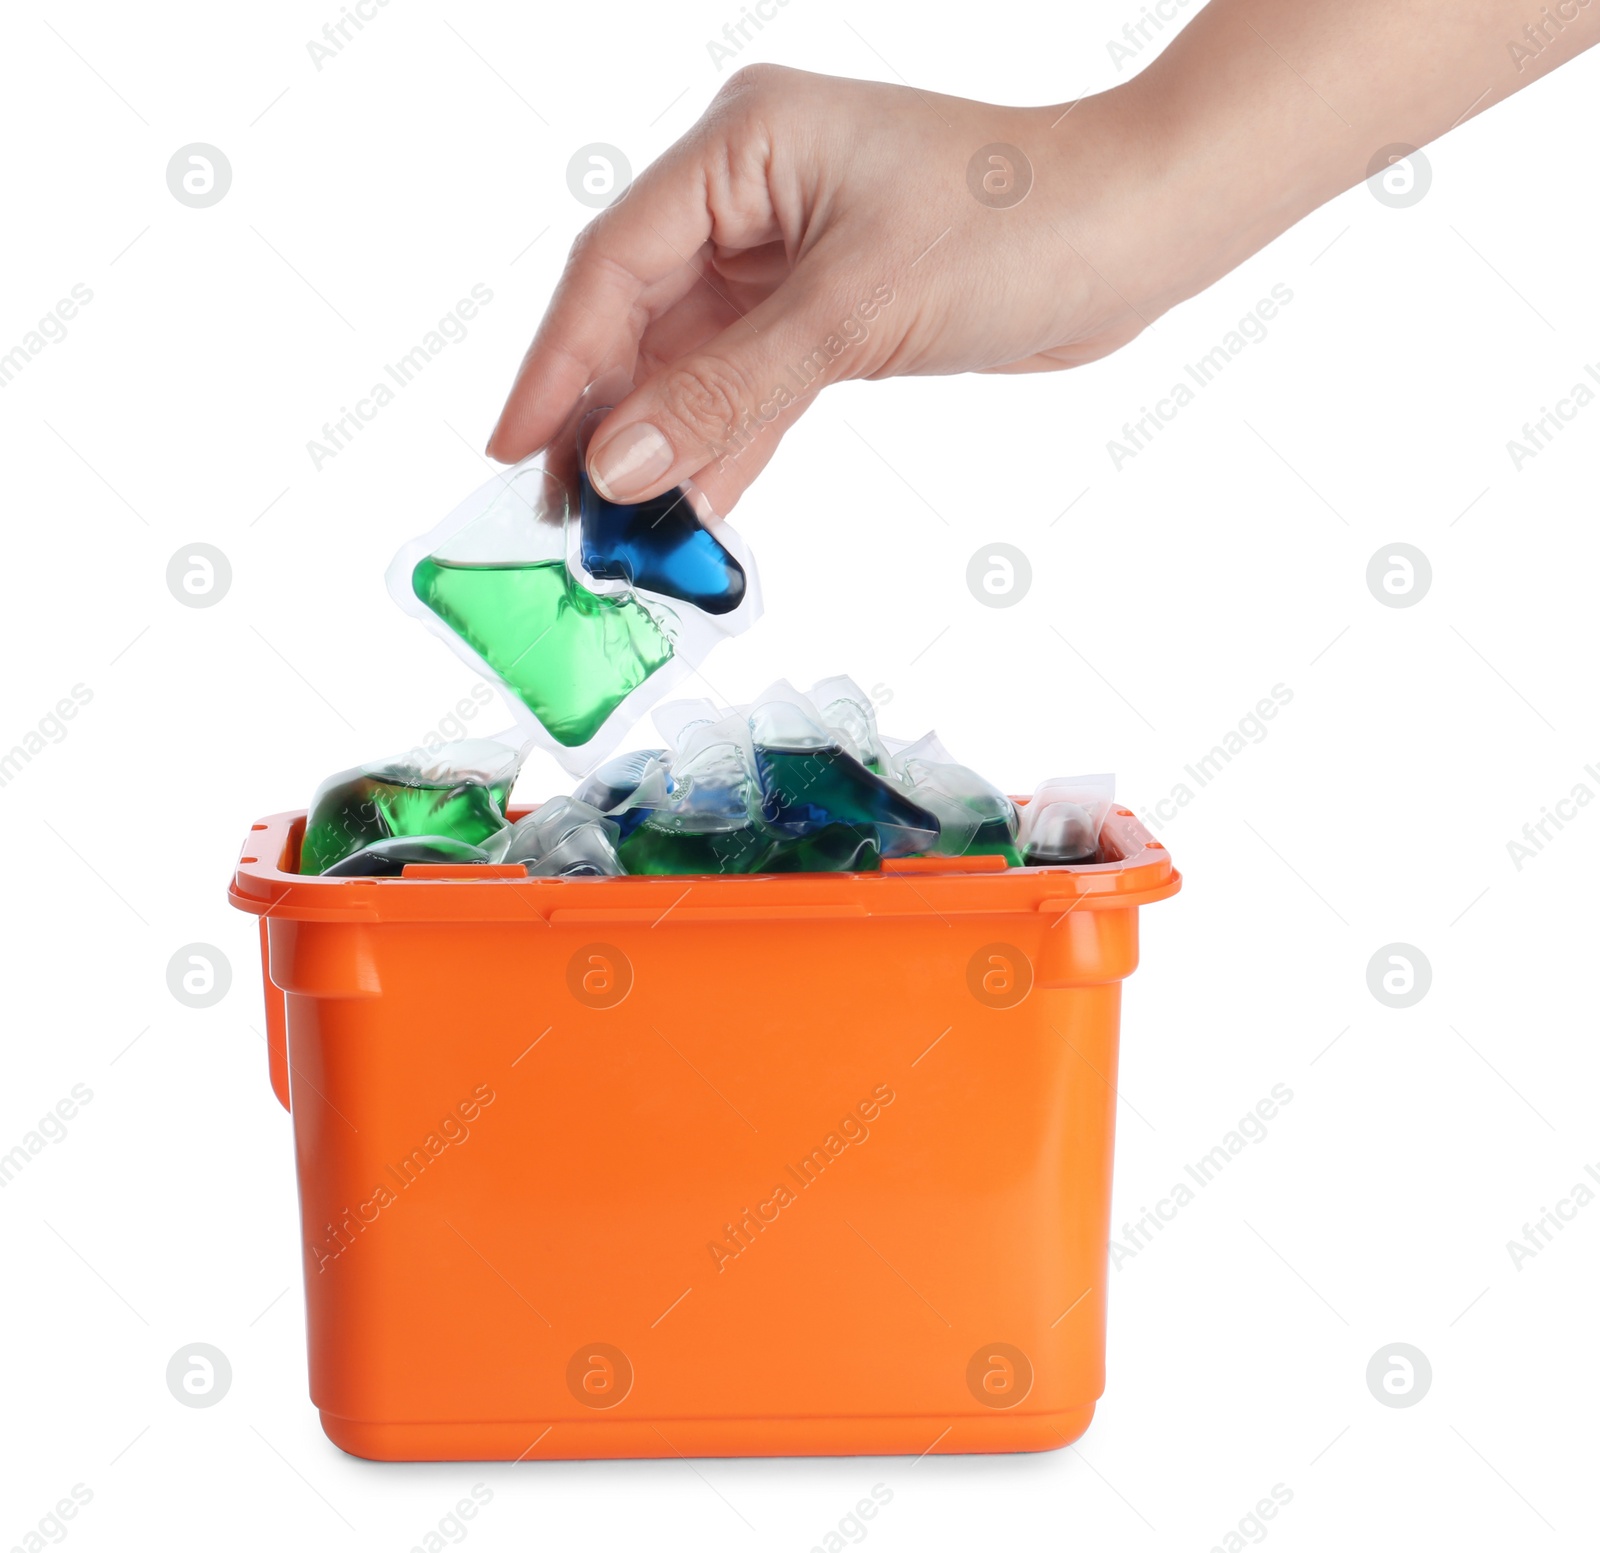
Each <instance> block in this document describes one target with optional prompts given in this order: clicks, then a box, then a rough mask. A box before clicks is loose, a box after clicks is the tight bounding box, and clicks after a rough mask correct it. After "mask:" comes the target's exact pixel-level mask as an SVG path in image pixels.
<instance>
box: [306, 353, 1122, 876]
mask: <svg viewBox="0 0 1600 1553" xmlns="http://www.w3.org/2000/svg"><path fill="white" fill-rule="evenodd" d="M630 386H631V385H629V384H627V383H626V382H623V381H619V380H616V379H613V380H611V381H610V382H603V383H601V384H597V385H596V386H595V388H593V389H591V390H590V391H589V392H588V393H587V394H586V395H585V396H584V398H583V399H582V400H581V401H580V402H579V404H578V406H577V407H576V408H575V409H574V411H573V414H572V417H571V418H570V420H569V422H568V425H567V427H566V428H565V429H564V431H563V433H562V434H561V435H560V436H559V437H558V438H557V439H555V441H554V442H553V443H552V445H551V446H552V451H551V455H550V462H549V463H548V464H546V465H540V464H536V463H533V462H532V461H527V462H524V463H522V464H519V465H517V466H516V467H515V468H513V469H509V470H506V471H505V472H504V473H502V474H500V475H497V476H496V477H495V478H494V479H493V480H491V481H490V482H489V483H488V484H486V485H484V486H483V487H482V488H480V489H479V490H478V491H475V492H474V493H473V494H472V495H471V496H470V497H468V498H467V500H466V501H465V502H463V503H461V505H460V506H458V507H457V508H456V509H455V511H454V512H452V513H451V514H450V516H449V517H447V518H446V519H445V520H444V522H443V523H441V524H439V525H438V527H436V528H435V529H433V530H432V531H431V532H430V533H428V534H426V535H424V536H423V537H422V538H420V539H417V540H414V541H413V542H412V543H411V544H409V545H407V546H405V547H404V548H403V549H402V550H401V551H400V553H399V555H397V556H396V557H395V560H394V562H393V564H392V565H391V566H390V568H389V573H388V581H389V588H390V592H391V593H392V594H393V596H394V597H395V599H396V600H397V602H399V603H400V605H401V606H402V607H403V608H404V609H405V610H406V611H407V612H408V613H410V614H412V615H414V616H416V617H417V618H418V619H420V620H421V621H422V622H423V623H424V624H425V625H427V626H428V628H429V629H430V630H432V631H433V632H434V633H435V634H436V635H438V636H440V637H442V638H443V639H444V640H445V641H446V642H448V643H449V644H450V645H451V647H452V648H453V649H454V650H455V651H456V652H457V653H458V654H460V655H461V656H462V657H463V658H465V659H466V660H467V662H469V663H470V664H471V665H472V666H473V667H474V668H475V669H476V670H477V671H478V672H479V673H481V674H483V675H485V676H487V677H488V678H489V679H491V680H492V681H493V682H494V683H495V684H496V685H498V687H499V688H500V691H501V694H502V695H503V696H504V697H505V700H506V702H507V704H508V705H509V706H510V707H511V709H512V711H513V714H514V715H515V717H516V719H517V725H518V726H517V728H516V730H515V731H514V732H513V733H511V734H508V735H506V736H503V737H502V738H498V739H469V740H463V741H460V742H458V743H455V744H450V745H444V746H441V747H438V748H435V749H433V750H429V751H422V750H419V751H413V752H411V753H410V754H409V755H404V756H398V757H395V758H394V759H391V760H384V761H378V762H375V763H374V764H371V765H367V766H360V767H357V768H356V769H355V770H352V771H345V772H341V773H339V774H338V775H337V776H333V777H330V778H329V779H328V780H327V781H326V782H324V783H323V784H322V786H321V787H320V788H319V789H318V790H317V793H316V796H315V798H314V799H313V800H312V804H311V810H310V813H309V814H308V816H307V820H306V829H305V835H304V839H303V841H302V843H301V858H300V871H301V872H302V873H305V874H321V875H325V876H329V877H335V878H384V877H399V876H401V875H402V874H403V873H404V871H405V867H406V865H407V864H408V863H450V864H463V863H468V864H470V863H520V864H522V865H523V866H524V867H525V868H526V870H527V871H528V873H529V874H531V875H536V876H544V877H565V878H572V877H584V876H590V877H596V876H599V877H605V876H613V875H617V874H751V873H818V872H842V871H866V870H873V869H877V868H878V867H880V865H881V864H882V862H883V860H884V859H886V858H889V859H894V858H907V857H948V858H955V857H966V856H972V855H992V856H995V857H999V858H1001V859H1003V860H1004V864H1005V866H1007V867H1021V866H1029V867H1032V866H1041V865H1060V864H1068V863H1083V862H1092V861H1094V859H1095V857H1096V855H1097V849H1098V844H1099V833H1100V825H1101V822H1102V820H1103V819H1104V816H1105V813H1106V811H1107V809H1108V808H1109V807H1110V804H1111V799H1112V781H1111V778H1109V777H1083V778H1077V779H1055V780H1053V781H1051V782H1047V783H1045V784H1044V785H1043V786H1042V787H1041V788H1039V790H1038V791H1037V792H1036V793H1035V794H1034V797H1033V799H1032V801H1031V802H1029V803H1027V804H1026V805H1025V806H1023V807H1022V808H1021V809H1020V811H1019V807H1018V805H1017V804H1015V803H1013V802H1012V800H1011V799H1010V798H1008V797H1007V796H1006V795H1005V794H1004V793H1002V792H1000V791H999V790H998V789H997V788H995V787H993V786H992V785H991V784H990V783H988V782H986V781H985V780H984V779H983V778H982V777H980V776H979V775H978V774H977V773H976V772H975V771H972V770H969V769H968V768H967V767H966V766H962V765H959V764H957V762H955V761H954V760H952V759H951V758H950V756H949V755H948V754H947V753H946V751H945V749H944V747H943V746H942V745H941V744H940V743H939V741H938V739H937V738H936V737H935V736H934V735H933V734H931V733H930V734H927V735H926V736H924V737H923V738H921V739H918V740H917V741H916V742H915V743H910V744H907V743H904V742H901V741H898V740H894V739H889V738H884V737H882V736H880V734H879V732H878V726H877V719H876V715H875V711H874V707H873V704H872V701H871V700H870V699H869V698H868V697H867V696H866V695H865V694H864V693H863V692H862V691H861V690H860V689H859V688H858V687H857V686H856V685H855V684H854V682H853V681H851V680H849V679H845V678H842V677H841V678H836V679H829V680H824V681H822V682H821V683H820V684H817V685H814V686H812V688H811V690H810V692H809V694H801V693H800V692H799V691H797V690H795V689H794V688H793V687H792V686H791V685H789V684H788V683H787V682H780V683H778V684H776V685H774V686H772V687H771V688H770V689H769V690H768V691H767V692H766V693H765V694H764V695H762V696H760V697H758V698H757V699H756V700H755V701H754V702H753V703H751V704H750V705H748V706H741V707H732V708H729V707H717V706H714V705H713V704H712V703H711V702H709V701H684V702H676V703H671V704H669V705H666V706H656V709H655V713H654V717H655V723H656V727H657V729H658V731H659V733H660V735H661V738H662V741H663V742H662V744H661V745H659V746H657V747H655V748H651V749H641V750H634V751H632V752H630V753H627V754H624V755H618V756H612V755H611V752H612V751H613V750H614V749H615V748H616V746H617V744H618V742H619V741H620V739H621V737H622V735H623V734H624V733H626V732H627V730H628V729H629V728H630V727H631V726H632V725H633V724H634V723H636V722H637V721H638V719H639V717H640V716H641V715H642V714H643V713H644V712H645V711H647V710H649V709H650V708H651V707H652V706H655V704H656V703H657V702H658V701H659V699H660V697H661V694H662V693H663V691H665V690H666V689H667V688H668V686H669V685H670V684H672V683H673V682H675V681H676V680H677V679H679V678H681V677H682V676H683V675H685V674H687V673H689V672H691V671H692V670H693V669H694V668H695V667H696V666H697V665H698V664H699V663H700V662H701V661H702V660H703V659H704V657H705V655H706V653H708V652H709V651H710V650H711V648H713V647H714V646H716V645H717V643H718V642H719V641H721V640H722V639H723V638H724V637H727V636H731V635H735V634H737V633H739V632H741V631H743V630H744V629H745V628H746V627H747V626H748V625H749V624H750V623H751V622H752V621H753V620H754V619H755V618H756V616H757V615H758V614H759V612H760V588H759V584H758V582H757V578H756V572H755V563H754V560H753V559H752V557H751V556H750V555H749V553H748V551H747V550H746V549H745V547H744V546H743V544H742V543H741V542H740V540H739V538H738V536H737V535H735V534H734V533H733V532H732V531H731V530H730V529H729V528H728V526H727V525H726V524H725V523H723V522H722V520H721V519H719V518H718V517H717V516H716V514H715V513H714V512H712V510H711V508H710V505H709V503H708V502H707V501H706V499H705V497H704V495H703V493H701V492H699V491H698V490H696V489H695V488H694V487H693V486H691V485H687V484H686V485H682V486H679V487H678V488H677V489H676V490H675V491H670V492H668V493H667V494H666V495H664V496H660V497H656V498H653V499H652V500H650V501H647V502H641V503H631V504H630V503H615V502H610V501H607V500H605V499H604V498H603V497H602V496H601V495H600V494H599V492H598V491H596V490H595V488H594V487H593V485H592V484H591V483H590V482H589V480H588V478H587V476H586V474H585V473H584V470H583V462H584V453H585V452H586V450H587V444H588V439H589V437H590V436H591V435H592V433H593V431H594V429H595V428H596V426H597V425H598V424H599V422H600V420H601V419H602V418H603V417H604V415H605V414H606V413H607V409H608V406H609V405H610V404H613V403H615V402H616V401H617V399H618V398H619V397H621V395H622V394H624V393H626V392H627V391H628V389H629V387H630ZM535 745H538V746H542V747H543V748H545V749H546V750H548V751H549V752H550V753H551V754H552V755H553V756H554V757H555V758H556V759H557V760H558V761H559V762H560V763H561V764H562V765H564V766H565V767H566V769H567V770H568V771H569V772H571V773H572V774H573V775H574V776H575V777H579V778H581V782H580V785H579V786H578V788H577V790H576V791H575V792H573V793H572V794H571V795H569V796H565V797H559V798H552V799H550V800H549V801H548V802H547V803H545V804H543V805H541V806H540V807H539V808H538V809H535V810H534V811H533V812H532V813H531V814H528V815H526V816H525V817H524V818H522V819H521V820H519V821H517V822H516V823H515V824H513V823H512V822H511V821H510V820H509V819H508V818H507V806H508V804H509V800H510V796H511V788H512V784H513V783H514V782H515V780H516V776H517V772H518V769H519V768H520V766H521V764H522V759H523V756H524V755H525V754H526V753H527V751H528V750H529V749H531V748H532V747H534V746H535ZM607 757H611V758H607Z"/></svg>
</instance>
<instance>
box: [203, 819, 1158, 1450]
mask: <svg viewBox="0 0 1600 1553" xmlns="http://www.w3.org/2000/svg"><path fill="white" fill-rule="evenodd" d="M520 812H521V811H514V813H513V818H515V817H517V814H518V813H520ZM304 828H305V817H304V814H303V813H287V814H279V815H274V816H272V817H271V818H270V819H267V820H264V821H262V822H261V823H259V824H258V825H256V826H255V827H254V828H253V830H252V832H251V835H250V838H249V840H248V842H247V843H246V845H245V847H244V849H243V855H242V856H241V858H240V861H239V865H238V870H237V873H236V875H235V878H234V881H233V885H232V888H231V890H230V892H229V893H230V899H231V900H232V902H233V904H234V905H235V906H237V907H239V908H240V909H241V910H243V911H248V912H252V913H254V914H256V915H257V916H259V917H260V919H261V950H262V969H263V977H264V982H265V990H266V1005H267V1030H268V1049H269V1063H270V1074H271V1080H272V1087H273V1090H274V1091H275V1092H276V1094H277V1096H278V1098H279V1100H281V1101H282V1103H283V1104H284V1106H285V1107H287V1108H288V1109H289V1110H290V1112H291V1114H292V1117H293V1125H294V1142H295V1161H296V1165H297V1169H298V1176H299V1190H300V1217H301V1226H302V1240H303V1254H304V1266H305V1289H306V1316H307V1331H308V1341H309V1349H310V1381H311V1398H312V1401H313V1402H314V1403H315V1405H316V1406H317V1408H318V1409H319V1410H320V1412H321V1416H322V1426H323V1428H324V1430H325V1431H326V1432H327V1434H328V1437H329V1438H330V1439H331V1440H333V1441H334V1443H335V1444H337V1445H339V1446H341V1447H342V1448H343V1449H344V1450H346V1451H349V1452H352V1453H353V1454H355V1455H357V1456H365V1457H371V1458H374V1459H378V1460H387V1461H416V1460H462V1459H467V1460H508V1459H528V1460H536V1459H540V1458H591V1457H628V1456H668V1457H670V1456H680V1455H681V1456H757V1455H856V1454H912V1455H920V1454H922V1453H924V1452H929V1451H931V1452H935V1453H943V1452H969V1451H1022V1450H1049V1449H1052V1448H1055V1447H1059V1446H1062V1445H1066V1444H1068V1443H1070V1442H1071V1441H1072V1440H1074V1439H1076V1438H1077V1437H1078V1436H1079V1435H1080V1434H1082V1432H1083V1431H1084V1430H1085V1429H1086V1428H1087V1427H1088V1425H1089V1421H1090V1419H1091V1418H1092V1417H1093V1415H1094V1408H1095V1402H1096V1400H1097V1399H1098V1398H1099V1396H1100V1394H1101V1392H1102V1390H1103V1389H1104V1384H1105V1325H1106V1269H1107V1239H1108V1232H1109V1216H1110V1199H1111V1159H1112V1136H1113V1130H1114V1121H1115V1107H1116V1091H1115V1085H1116V1079H1117V1042H1118V1024H1119V1015H1120V1009H1121V992H1122V987H1121V983H1122V981H1123V979H1124V978H1125V977H1127V976H1128V975H1129V974H1130V973H1131V972H1132V971H1133V969H1134V967H1135V965H1136V964H1137V962H1138V917H1139V907H1140V906H1143V905H1148V904H1149V903H1151V902H1153V901H1158V900H1163V899H1165V898H1166V897H1167V896H1169V895H1172V894H1174V893H1175V892H1176V891H1177V890H1178V888H1179V884H1180V878H1179V875H1178V873H1177V871H1176V870H1175V869H1174V868H1173V867H1172V864H1171V860H1170V858H1169V857H1168V854H1167V852H1166V849H1165V848H1164V847H1163V846H1162V845H1161V844H1160V843H1159V842H1157V841H1154V840H1153V839H1152V838H1151V837H1150V835H1149V833H1148V832H1147V831H1146V830H1145V829H1144V827H1143V826H1141V825H1140V824H1139V822H1138V821H1137V820H1136V819H1135V818H1134V817H1133V815H1132V814H1131V813H1129V812H1128V811H1127V810H1126V809H1114V810H1113V811H1112V812H1111V814H1110V815H1109V816H1108V818H1107V821H1106V825H1105V828H1104V830H1103V833H1102V838H1101V851H1100V859H1099V861H1097V862H1095V863H1092V864H1085V865H1078V866H1072V867H1062V868H1013V869H1006V868H1003V867H1000V866H997V865H999V863H1000V860H999V859H995V858H973V859H961V860H955V861H952V860H948V859H917V860H907V861H905V862H901V863H898V864H891V865H889V866H888V867H887V868H886V869H885V871H884V872H882V873H877V874H810V875H800V874H791V875H783V876H737V877H735V876H728V877H682V878H649V877H628V878H619V879H572V880H561V879H530V878H528V877H527V876H526V875H525V874H524V872H523V870H522V869H521V868H517V867H504V866H498V867H496V866H478V867H471V868H454V867H446V866H419V865H411V866H409V867H408V868H407V870H406V876H405V877H404V878H402V879H377V880H370V879H322V878H316V877H301V876H300V875H299V874H297V873H296V872H295V869H296V868H297V866H298V862H299V846H300V838H301V835H302V833H303V831H304Z"/></svg>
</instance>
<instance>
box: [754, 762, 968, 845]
mask: <svg viewBox="0 0 1600 1553" xmlns="http://www.w3.org/2000/svg"><path fill="white" fill-rule="evenodd" d="M755 753H756V771H757V774H758V775H759V776H760V778H761V817H762V819H763V820H765V821H766V823H767V824H768V825H770V826H771V827H772V828H773V829H774V830H776V831H777V832H778V833H779V834H780V835H786V836H791V837H798V836H805V835H810V834H813V833H815V832H817V831H820V830H822V829H823V828H824V827H825V826H833V825H845V826H854V827H861V828H866V829H867V830H869V831H871V832H872V833H873V834H875V835H876V837H877V841H878V851H879V853H880V855H881V856H883V857H909V856H911V855H913V854H914V853H917V852H925V851H927V850H928V849H929V848H930V847H932V846H933V845H934V844H935V843H936V842H937V841H938V839H939V821H938V820H937V818H935V816H934V815H932V814H930V813H929V812H928V810H926V809H924V808H923V807H922V806H921V804H917V803H913V802H912V801H911V800H910V799H909V798H907V797H906V796H905V795H904V794H903V793H899V792H896V791H895V789H894V788H892V787H890V786H889V784H888V783H887V782H885V781H883V779H882V778H881V777H876V776H874V775H873V774H872V773H871V772H870V771H868V770H867V768H866V767H865V766H863V765H862V764H861V762H860V761H859V760H857V759H856V758H855V756H853V755H849V754H846V753H845V751H844V750H843V749H842V748H841V747H840V746H839V745H837V744H825V745H818V746H815V747H811V748H804V749H782V748H779V747H777V746H775V745H770V744H761V743H757V745H756V746H755Z"/></svg>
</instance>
